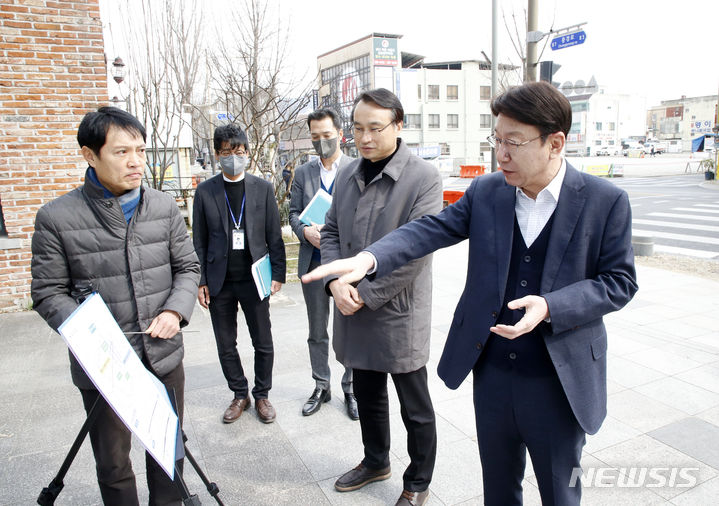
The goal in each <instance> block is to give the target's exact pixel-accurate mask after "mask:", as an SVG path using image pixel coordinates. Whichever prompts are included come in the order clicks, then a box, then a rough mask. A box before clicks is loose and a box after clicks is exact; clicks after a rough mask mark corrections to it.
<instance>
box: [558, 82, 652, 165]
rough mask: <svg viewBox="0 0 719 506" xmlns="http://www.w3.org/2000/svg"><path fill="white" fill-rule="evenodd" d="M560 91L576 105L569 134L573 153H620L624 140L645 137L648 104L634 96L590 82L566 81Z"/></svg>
mask: <svg viewBox="0 0 719 506" xmlns="http://www.w3.org/2000/svg"><path fill="white" fill-rule="evenodd" d="M559 89H560V91H562V93H564V94H565V95H566V96H567V99H568V100H569V102H570V104H571V105H572V126H571V128H570V130H569V135H568V136H567V147H566V153H567V155H569V156H594V155H596V154H597V153H599V152H604V153H608V154H609V155H615V154H616V155H620V154H621V152H622V141H623V140H624V139H630V138H635V139H639V138H643V137H644V135H645V132H646V126H645V116H644V111H645V103H644V102H643V100H642V99H640V98H637V97H635V96H632V95H627V94H620V93H609V92H608V91H607V90H606V89H605V88H603V87H600V86H597V85H596V83H595V81H594V78H592V79H591V80H590V81H589V83H586V84H585V83H584V81H577V82H576V83H569V85H567V84H566V83H565V84H563V85H562V86H561V87H560V88H559Z"/></svg>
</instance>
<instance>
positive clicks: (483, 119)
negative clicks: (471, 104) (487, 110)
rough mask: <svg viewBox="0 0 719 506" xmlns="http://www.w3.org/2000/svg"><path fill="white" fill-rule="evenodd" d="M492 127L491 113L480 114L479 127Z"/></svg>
mask: <svg viewBox="0 0 719 506" xmlns="http://www.w3.org/2000/svg"><path fill="white" fill-rule="evenodd" d="M491 127H492V115H491V114H480V115H479V128H491Z"/></svg>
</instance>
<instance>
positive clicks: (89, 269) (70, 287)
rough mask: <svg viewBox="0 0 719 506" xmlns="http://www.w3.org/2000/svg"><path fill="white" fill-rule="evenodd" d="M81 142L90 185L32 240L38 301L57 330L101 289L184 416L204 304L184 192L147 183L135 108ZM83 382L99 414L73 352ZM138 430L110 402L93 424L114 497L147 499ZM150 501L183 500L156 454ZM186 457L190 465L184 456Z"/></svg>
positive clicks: (48, 211) (91, 125)
mask: <svg viewBox="0 0 719 506" xmlns="http://www.w3.org/2000/svg"><path fill="white" fill-rule="evenodd" d="M77 139H78V142H79V144H80V147H81V149H82V155H83V157H84V158H85V160H87V162H88V164H89V167H88V169H87V172H86V173H85V183H84V185H83V186H81V187H79V188H76V189H75V190H73V191H71V192H69V193H67V194H65V195H63V196H62V197H59V198H57V199H55V200H53V201H51V202H49V203H47V204H46V205H44V206H43V207H42V208H40V210H39V211H38V213H37V216H36V218H35V233H34V235H33V238H32V299H33V304H34V308H35V310H36V311H37V312H38V313H39V314H40V316H42V317H43V318H44V319H45V321H47V323H48V325H50V327H52V328H53V329H55V330H57V328H58V327H59V326H60V324H62V322H63V321H64V320H65V319H66V318H67V317H68V316H70V314H71V313H72V312H73V311H74V310H75V309H76V308H77V307H78V302H77V300H76V297H75V296H74V295H73V292H76V291H78V290H82V289H86V290H87V289H88V287H89V288H90V289H91V290H92V291H96V292H98V293H99V294H100V295H101V296H102V298H103V299H104V301H105V303H106V304H107V306H108V307H109V309H110V312H111V313H112V315H113V316H114V317H115V319H116V320H117V323H118V324H119V325H120V327H121V328H122V330H123V331H124V332H126V333H128V332H144V333H141V334H130V335H128V340H129V341H130V344H131V345H132V347H133V348H134V350H135V352H136V353H137V354H138V356H139V357H140V359H141V360H142V363H143V364H144V365H145V367H146V368H147V369H148V370H149V371H151V372H152V373H153V374H154V375H155V376H157V377H158V378H159V379H160V381H162V383H163V384H164V385H165V387H166V388H167V389H168V391H171V390H173V389H174V393H175V396H176V399H177V408H178V416H179V418H180V422H181V421H182V413H183V407H184V395H183V394H184V384H185V373H184V369H183V367H182V357H183V354H184V348H183V344H182V333H181V332H180V327H183V326H185V325H187V323H188V322H189V319H190V316H191V314H192V309H193V307H194V305H195V297H196V294H197V285H198V282H199V279H200V266H199V263H198V261H197V256H196V255H195V251H194V248H193V247H192V242H191V241H190V238H189V236H188V233H187V228H186V226H185V222H184V220H183V218H182V216H181V215H180V212H179V210H178V208H177V205H176V204H175V201H174V199H173V198H172V197H171V196H169V195H167V194H164V193H162V192H159V191H156V190H153V189H150V188H144V187H142V178H143V176H144V172H145V139H146V134H145V129H144V127H143V126H142V124H140V122H139V121H138V120H137V119H136V118H135V117H134V116H132V115H130V114H128V113H126V112H125V111H122V110H120V109H117V108H114V107H101V108H100V109H98V111H97V112H91V113H88V114H87V115H85V117H84V118H83V120H82V122H81V123H80V128H79V129H78V133H77ZM70 370H71V374H72V380H73V383H74V384H75V385H76V386H77V387H78V388H79V389H80V392H81V394H82V399H83V404H84V405H85V409H86V410H87V411H89V409H90V408H91V407H92V405H93V404H94V402H95V399H97V397H98V395H99V393H98V391H97V390H96V389H95V388H94V386H93V384H92V382H91V381H90V379H89V378H88V377H87V376H86V375H85V373H84V372H83V371H82V368H81V367H80V365H79V364H78V362H77V361H76V360H75V358H74V357H73V356H72V354H70ZM130 436H131V434H130V431H129V430H127V429H126V428H125V426H124V425H123V423H122V421H121V420H120V419H119V418H118V417H117V415H116V414H115V413H114V412H113V410H112V409H110V408H109V407H104V408H103V409H102V410H101V414H100V416H99V418H98V419H97V421H96V422H95V423H94V424H93V426H92V428H91V429H90V441H91V443H92V448H93V452H94V454H95V461H96V464H97V479H98V483H99V485H100V492H101V494H102V499H103V501H104V503H105V504H117V505H132V504H138V497H137V488H136V485H135V475H134V473H133V471H132V466H131V463H130V457H129V454H130V441H131V437H130ZM146 460H147V482H148V487H149V491H150V504H180V503H181V498H180V495H179V493H178V491H177V490H176V488H175V486H174V484H173V483H172V482H171V481H170V479H169V478H168V477H167V475H166V474H165V473H164V471H163V470H162V468H160V466H159V465H158V464H157V463H156V462H155V460H154V459H153V458H152V457H151V456H150V455H149V454H147V455H146ZM179 464H181V462H180V463H179Z"/></svg>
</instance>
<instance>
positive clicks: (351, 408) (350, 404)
mask: <svg viewBox="0 0 719 506" xmlns="http://www.w3.org/2000/svg"><path fill="white" fill-rule="evenodd" d="M345 407H346V408H347V416H349V417H350V418H351V419H352V420H359V411H358V410H357V399H355V394H345Z"/></svg>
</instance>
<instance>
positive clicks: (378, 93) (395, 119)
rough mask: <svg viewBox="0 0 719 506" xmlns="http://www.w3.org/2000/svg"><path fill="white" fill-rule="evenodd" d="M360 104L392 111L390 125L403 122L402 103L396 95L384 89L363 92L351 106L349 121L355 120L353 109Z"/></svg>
mask: <svg viewBox="0 0 719 506" xmlns="http://www.w3.org/2000/svg"><path fill="white" fill-rule="evenodd" d="M360 102H370V103H372V104H375V105H377V106H379V107H382V108H383V109H389V110H390V111H392V123H402V122H403V121H404V109H403V108H402V102H400V101H399V99H398V98H397V95H395V94H394V93H392V92H391V91H389V90H388V89H385V88H377V89H374V90H369V91H363V92H362V93H361V94H360V95H359V96H358V97H357V98H356V99H355V102H354V105H353V106H352V115H351V116H350V119H351V120H352V121H353V122H354V120H355V109H356V108H357V104H359V103H360Z"/></svg>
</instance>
